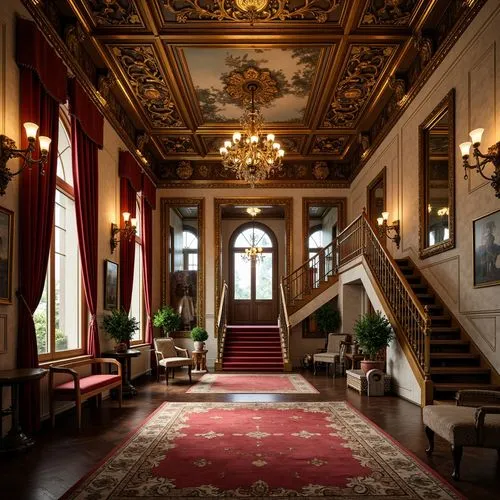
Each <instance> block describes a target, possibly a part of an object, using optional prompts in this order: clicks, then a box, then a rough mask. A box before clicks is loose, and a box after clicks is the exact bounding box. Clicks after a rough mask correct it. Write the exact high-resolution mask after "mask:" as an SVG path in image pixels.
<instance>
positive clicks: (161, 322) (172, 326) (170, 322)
mask: <svg viewBox="0 0 500 500" xmlns="http://www.w3.org/2000/svg"><path fill="white" fill-rule="evenodd" d="M153 325H154V326H156V327H158V328H161V329H162V333H163V336H164V337H168V336H169V335H170V334H171V333H172V332H175V331H176V330H178V329H179V328H180V326H181V317H180V315H179V314H178V313H176V312H175V311H174V309H173V308H172V307H170V306H163V307H161V308H160V309H158V311H156V313H155V314H154V316H153Z"/></svg>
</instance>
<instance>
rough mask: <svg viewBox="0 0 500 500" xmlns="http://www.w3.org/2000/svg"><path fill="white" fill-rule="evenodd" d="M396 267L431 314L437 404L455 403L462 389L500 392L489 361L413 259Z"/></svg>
mask: <svg viewBox="0 0 500 500" xmlns="http://www.w3.org/2000/svg"><path fill="white" fill-rule="evenodd" d="M396 264H397V265H398V267H399V269H400V270H401V272H402V273H403V276H404V278H405V279H406V281H407V282H408V284H409V285H410V287H411V288H412V290H413V291H414V292H415V295H416V296H417V298H418V300H419V301H420V303H421V304H422V305H423V306H424V307H426V308H427V311H428V313H429V317H430V321H431V325H430V336H431V337H430V376H431V380H432V383H433V388H434V400H450V399H453V398H454V397H455V393H456V391H458V390H460V389H498V386H497V385H495V384H492V380H491V378H492V371H491V369H490V367H489V365H488V363H487V361H486V359H485V358H484V356H482V355H481V354H480V352H479V351H477V350H476V349H475V347H474V346H473V345H472V344H471V341H470V339H469V337H468V335H467V333H466V332H465V331H464V330H463V329H462V328H461V326H460V325H459V324H458V322H457V320H456V319H455V318H454V317H453V315H452V314H451V312H450V311H449V310H448V308H447V307H446V306H445V305H444V303H443V301H442V300H441V299H440V298H439V296H438V295H437V293H436V292H435V291H434V290H433V289H432V287H431V286H430V285H429V284H428V283H427V281H426V280H425V278H424V277H423V276H422V274H421V273H420V271H419V270H418V269H417V267H416V266H415V264H414V263H413V262H412V261H411V260H410V259H409V258H404V259H397V260H396Z"/></svg>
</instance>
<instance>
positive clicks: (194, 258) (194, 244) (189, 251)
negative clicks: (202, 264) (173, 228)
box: [182, 226, 198, 271]
mask: <svg viewBox="0 0 500 500" xmlns="http://www.w3.org/2000/svg"><path fill="white" fill-rule="evenodd" d="M182 254H183V256H184V271H197V270H198V235H197V233H196V231H195V229H194V228H192V227H189V226H184V228H183V231H182Z"/></svg>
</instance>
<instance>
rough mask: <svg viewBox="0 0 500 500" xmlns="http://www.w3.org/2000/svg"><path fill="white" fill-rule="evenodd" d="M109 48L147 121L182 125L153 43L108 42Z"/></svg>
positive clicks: (166, 124)
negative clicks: (128, 43)
mask: <svg viewBox="0 0 500 500" xmlns="http://www.w3.org/2000/svg"><path fill="white" fill-rule="evenodd" d="M110 48H111V51H112V53H113V56H114V57H115V60H116V61H117V63H118V64H119V65H120V67H121V69H122V70H123V72H124V75H125V77H126V78H127V80H128V83H129V85H130V87H131V88H132V90H133V92H134V94H135V97H136V98H137V100H138V101H139V103H140V104H141V106H142V109H143V111H144V113H145V114H146V115H147V117H148V118H149V120H150V122H151V124H152V125H153V126H154V127H183V126H184V124H183V123H182V120H181V117H180V116H179V113H178V111H177V108H176V106H175V103H174V101H173V98H172V94H171V92H170V89H169V87H168V85H167V84H166V82H165V80H164V78H163V75H162V73H161V70H160V63H159V61H158V59H157V57H156V55H155V52H154V49H153V47H152V46H151V45H133V46H131V45H112V46H111V47H110Z"/></svg>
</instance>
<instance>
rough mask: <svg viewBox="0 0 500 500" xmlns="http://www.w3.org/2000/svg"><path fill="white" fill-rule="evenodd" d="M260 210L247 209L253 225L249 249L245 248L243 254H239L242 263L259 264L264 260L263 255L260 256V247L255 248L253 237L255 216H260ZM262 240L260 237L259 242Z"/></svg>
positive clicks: (254, 208)
mask: <svg viewBox="0 0 500 500" xmlns="http://www.w3.org/2000/svg"><path fill="white" fill-rule="evenodd" d="M260 212H261V210H260V208H258V207H248V208H247V213H248V214H249V215H250V216H251V217H252V219H253V221H254V223H253V226H252V236H251V237H250V248H245V253H244V254H241V258H242V259H243V261H244V262H251V261H252V260H253V261H254V262H261V261H262V260H263V259H264V255H262V247H258V246H257V243H258V241H257V237H256V236H255V216H256V215H257V214H260ZM261 239H262V236H261V237H260V238H259V241H260V240H261Z"/></svg>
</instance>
